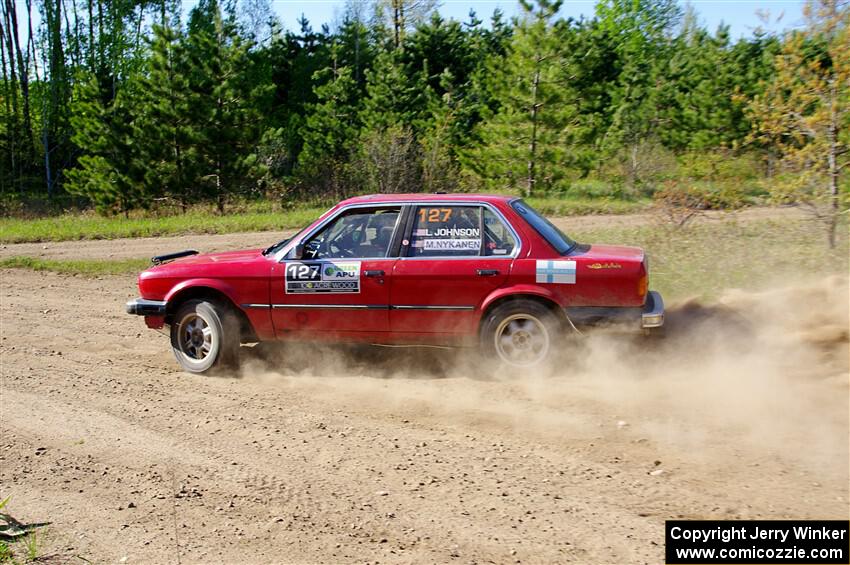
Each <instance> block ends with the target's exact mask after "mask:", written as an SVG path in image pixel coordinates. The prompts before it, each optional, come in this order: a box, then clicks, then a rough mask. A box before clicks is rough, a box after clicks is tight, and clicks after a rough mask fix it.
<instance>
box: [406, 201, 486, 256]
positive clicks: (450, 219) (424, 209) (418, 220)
mask: <svg viewBox="0 0 850 565" xmlns="http://www.w3.org/2000/svg"><path fill="white" fill-rule="evenodd" d="M407 254H408V256H410V257H469V256H477V255H480V254H481V208H480V207H478V206H440V205H434V206H418V207H417V208H416V210H415V212H414V220H413V232H412V233H411V237H410V247H409V248H408V252H407Z"/></svg>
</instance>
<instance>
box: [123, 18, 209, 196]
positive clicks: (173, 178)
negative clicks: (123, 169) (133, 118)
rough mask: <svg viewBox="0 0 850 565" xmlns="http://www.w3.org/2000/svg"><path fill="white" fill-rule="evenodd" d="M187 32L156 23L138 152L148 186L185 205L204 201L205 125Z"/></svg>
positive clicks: (142, 87) (143, 87)
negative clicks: (194, 85) (202, 147)
mask: <svg viewBox="0 0 850 565" xmlns="http://www.w3.org/2000/svg"><path fill="white" fill-rule="evenodd" d="M185 41H186V38H185V35H183V34H181V33H179V32H178V31H177V30H175V29H173V28H171V27H161V26H155V27H154V38H153V41H152V42H151V46H150V53H151V54H150V57H149V60H148V68H147V71H146V73H145V75H144V76H143V77H142V78H141V79H140V81H139V89H138V90H139V97H140V107H141V108H142V110H143V111H142V112H141V115H140V116H139V119H138V120H137V124H136V126H137V127H136V129H135V137H136V140H137V141H136V149H137V151H136V158H137V159H138V161H139V162H140V168H143V169H144V171H145V172H144V182H145V185H146V186H147V187H148V191H149V192H154V191H155V192H157V193H159V194H160V195H162V196H166V197H169V198H172V199H174V200H176V201H177V202H179V203H180V205H181V207H182V208H183V211H184V212H185V211H186V209H187V207H188V206H189V205H191V204H195V203H198V202H200V201H201V200H202V199H203V197H204V195H203V193H202V191H201V190H200V186H199V176H200V171H201V155H200V152H199V144H200V142H201V136H202V133H201V128H200V119H201V117H200V116H199V114H198V101H197V96H196V95H195V93H193V92H192V90H191V88H190V82H189V81H190V76H189V75H190V70H191V69H190V63H189V59H188V54H187V53H186V46H185Z"/></svg>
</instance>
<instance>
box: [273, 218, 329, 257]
mask: <svg viewBox="0 0 850 565" xmlns="http://www.w3.org/2000/svg"><path fill="white" fill-rule="evenodd" d="M331 211H333V208H330V209H328V210H326V211H325V212H324V213H323V214H322V215H321V216H319V220H321V219H322V218H324V217H325V216H327V215H328V214H329V213H331ZM316 221H318V220H316ZM314 223H315V222H311V223H309V224H307V225H306V226H304V227H303V228H301V229H300V230H298V231H297V232H295V234H293V235H291V236H289V237H287V238H286V239H282V240H280V241H278V242H277V243H275V244H274V245H270V246H269V247H267V248H266V249H265V250H263V255H269V254H274V253H277V252H278V251H280V250H281V249H283V247H284V246H285V245H286V244H287V243H289V242H290V241H292V240H293V239H295V238H296V237H298V236H299V235H301V234H302V233H303V232H304V230H306V229H307V228H309V227H310V226H312V225H313V224H314Z"/></svg>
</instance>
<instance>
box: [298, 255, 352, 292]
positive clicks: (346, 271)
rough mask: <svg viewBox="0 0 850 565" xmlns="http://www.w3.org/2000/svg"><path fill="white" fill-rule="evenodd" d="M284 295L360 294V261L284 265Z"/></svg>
mask: <svg viewBox="0 0 850 565" xmlns="http://www.w3.org/2000/svg"><path fill="white" fill-rule="evenodd" d="M285 290H286V294H309V293H324V294H333V293H352V292H354V293H357V292H360V261H316V262H309V263H308V262H295V263H287V264H286V285H285Z"/></svg>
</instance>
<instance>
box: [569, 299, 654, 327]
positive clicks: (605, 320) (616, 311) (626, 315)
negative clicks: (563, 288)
mask: <svg viewBox="0 0 850 565" xmlns="http://www.w3.org/2000/svg"><path fill="white" fill-rule="evenodd" d="M564 312H565V313H566V314H567V317H568V318H569V319H570V321H571V322H572V323H573V324H575V325H577V326H626V327H631V328H636V329H644V330H649V329H652V328H660V327H662V326H663V325H664V300H663V299H662V298H661V294H660V293H659V292H656V291H654V290H651V291H649V292H648V293H647V295H646V302H644V304H643V306H642V307H638V308H613V307H599V306H574V307H568V308H565V309H564Z"/></svg>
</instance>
